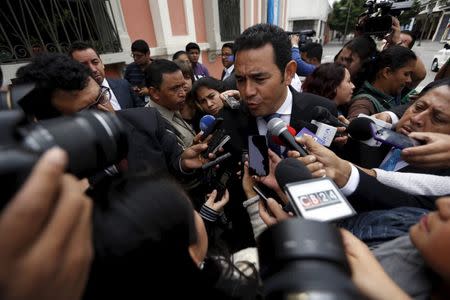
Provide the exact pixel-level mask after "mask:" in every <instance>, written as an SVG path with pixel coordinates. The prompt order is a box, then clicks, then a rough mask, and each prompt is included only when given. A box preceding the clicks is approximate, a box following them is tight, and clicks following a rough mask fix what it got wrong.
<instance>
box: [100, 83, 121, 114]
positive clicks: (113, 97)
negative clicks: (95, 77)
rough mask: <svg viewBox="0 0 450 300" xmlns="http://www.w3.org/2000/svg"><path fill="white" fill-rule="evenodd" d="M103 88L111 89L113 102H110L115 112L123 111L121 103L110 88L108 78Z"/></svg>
mask: <svg viewBox="0 0 450 300" xmlns="http://www.w3.org/2000/svg"><path fill="white" fill-rule="evenodd" d="M102 86H105V87H107V88H109V92H110V93H111V100H110V101H109V102H111V105H112V107H113V108H114V110H121V109H122V108H121V107H120V104H119V101H117V98H116V95H114V92H113V90H112V89H111V87H110V86H109V83H108V80H106V78H104V79H103V82H102Z"/></svg>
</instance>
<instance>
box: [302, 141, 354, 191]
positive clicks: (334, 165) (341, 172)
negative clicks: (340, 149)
mask: <svg viewBox="0 0 450 300" xmlns="http://www.w3.org/2000/svg"><path fill="white" fill-rule="evenodd" d="M296 141H297V142H298V143H301V144H303V145H305V146H306V148H307V149H308V151H309V153H310V154H312V155H314V156H315V157H316V159H317V161H318V162H320V163H322V164H323V167H324V168H325V171H326V175H327V176H328V177H330V178H331V179H333V180H334V182H335V183H336V184H337V186H338V187H340V188H341V187H343V186H345V185H346V184H347V182H348V179H349V178H350V174H351V165H350V163H349V162H348V161H345V160H343V159H341V158H339V157H338V156H337V155H336V154H334V152H333V151H331V150H329V149H327V148H326V147H324V146H322V145H320V144H319V143H317V142H316V141H314V139H313V138H312V137H310V136H306V135H305V136H303V137H301V138H296Z"/></svg>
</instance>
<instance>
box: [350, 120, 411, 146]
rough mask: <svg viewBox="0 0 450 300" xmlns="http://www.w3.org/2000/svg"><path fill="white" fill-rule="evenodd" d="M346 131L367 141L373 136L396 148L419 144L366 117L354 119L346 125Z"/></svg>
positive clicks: (353, 136) (358, 138) (355, 137)
mask: <svg viewBox="0 0 450 300" xmlns="http://www.w3.org/2000/svg"><path fill="white" fill-rule="evenodd" d="M348 132H349V134H350V135H351V136H352V138H354V139H356V140H360V141H367V140H368V139H370V138H374V139H375V140H376V141H378V142H381V143H383V144H387V145H389V146H391V147H394V148H397V149H403V148H408V147H414V146H418V145H420V142H419V141H417V140H415V139H412V138H410V137H408V136H406V135H404V134H401V133H398V132H395V131H392V130H390V129H387V128H384V127H382V126H377V125H376V123H375V122H374V121H372V120H371V119H368V118H356V119H354V120H353V121H352V122H351V123H350V125H349V127H348Z"/></svg>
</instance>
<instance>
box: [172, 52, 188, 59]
mask: <svg viewBox="0 0 450 300" xmlns="http://www.w3.org/2000/svg"><path fill="white" fill-rule="evenodd" d="M183 54H187V53H186V51H183V50H180V51H177V52H175V53H174V54H173V55H172V60H175V59H177V58H178V57H180V56H181V55H183Z"/></svg>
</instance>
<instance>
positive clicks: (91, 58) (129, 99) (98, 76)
mask: <svg viewBox="0 0 450 300" xmlns="http://www.w3.org/2000/svg"><path fill="white" fill-rule="evenodd" d="M69 56H70V57H71V58H72V59H74V60H76V61H78V62H80V63H82V64H83V65H85V66H87V67H88V68H89V69H90V70H91V76H92V78H93V79H94V80H95V81H96V82H97V83H98V84H99V85H100V86H101V87H104V88H106V89H108V92H105V95H106V97H108V96H109V99H108V101H107V102H109V103H110V104H111V106H112V108H113V109H114V110H120V109H124V108H133V107H142V106H144V105H145V102H144V101H143V100H142V99H141V98H139V97H138V96H137V95H136V94H135V93H134V91H133V90H132V88H131V86H130V84H129V83H128V82H127V81H126V80H123V79H111V78H106V76H105V65H104V64H103V62H102V60H101V58H100V56H99V55H98V53H97V51H96V50H95V49H94V48H93V47H92V46H91V45H89V44H87V43H84V42H74V43H72V45H71V47H70V49H69ZM108 94H109V95H108ZM105 102H106V101H105Z"/></svg>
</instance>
